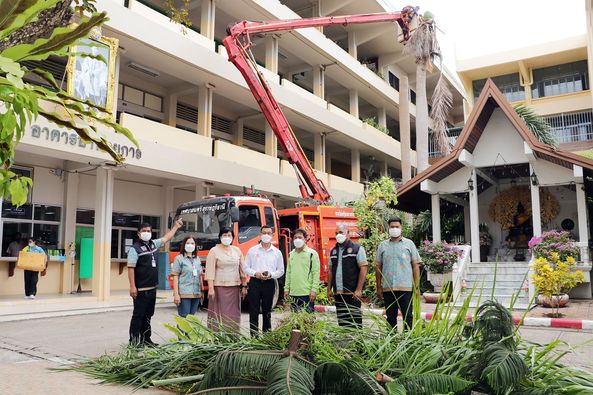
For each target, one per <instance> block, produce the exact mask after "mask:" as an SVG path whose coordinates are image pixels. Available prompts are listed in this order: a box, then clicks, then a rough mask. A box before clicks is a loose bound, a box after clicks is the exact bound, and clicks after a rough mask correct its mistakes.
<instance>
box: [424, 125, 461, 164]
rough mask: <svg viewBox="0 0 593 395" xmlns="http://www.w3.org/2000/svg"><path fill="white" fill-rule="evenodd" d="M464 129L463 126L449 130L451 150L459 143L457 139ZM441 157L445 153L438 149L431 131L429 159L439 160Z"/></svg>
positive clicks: (429, 136)
mask: <svg viewBox="0 0 593 395" xmlns="http://www.w3.org/2000/svg"><path fill="white" fill-rule="evenodd" d="M462 129H463V126H458V127H453V128H447V135H448V136H449V146H450V147H451V148H452V147H453V146H454V145H455V143H456V142H457V138H458V137H459V135H460V134H461V130H462ZM441 156H443V153H442V152H441V151H440V150H439V149H438V148H437V146H436V144H435V143H434V139H433V138H432V131H430V132H429V135H428V157H429V158H439V157H441Z"/></svg>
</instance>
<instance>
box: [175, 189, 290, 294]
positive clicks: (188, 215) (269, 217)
mask: <svg viewBox="0 0 593 395" xmlns="http://www.w3.org/2000/svg"><path fill="white" fill-rule="evenodd" d="M175 218H181V219H182V220H183V227H182V228H181V229H179V231H178V232H177V233H176V235H175V237H174V238H173V240H171V243H170V246H169V260H170V262H171V263H172V262H173V260H174V259H175V257H176V256H177V255H178V254H179V250H180V243H181V241H182V240H183V239H184V238H185V237H186V236H189V235H191V236H192V237H193V238H194V239H195V241H196V248H197V250H198V256H199V257H200V260H201V261H202V267H203V268H204V267H205V265H206V257H207V256H208V252H209V251H210V249H211V248H212V247H214V246H215V245H216V244H218V243H219V239H218V233H219V232H220V230H221V229H222V228H224V227H230V228H231V229H233V232H234V234H235V238H234V240H233V245H234V246H237V247H239V248H240V249H241V252H242V253H243V255H246V254H247V251H249V249H250V248H251V247H253V246H255V245H256V244H258V243H259V234H260V229H261V227H262V226H263V225H268V226H270V227H271V228H272V230H273V232H274V233H273V239H272V244H273V245H274V246H276V247H278V240H279V227H278V215H277V212H276V209H275V208H274V206H273V204H272V202H271V201H270V200H269V199H265V198H261V197H251V196H212V197H206V198H203V199H200V200H194V201H192V202H188V203H183V204H182V205H180V206H179V207H178V208H177V211H176V212H175ZM205 289H206V290H207V286H206V284H205Z"/></svg>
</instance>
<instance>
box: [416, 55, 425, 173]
mask: <svg viewBox="0 0 593 395" xmlns="http://www.w3.org/2000/svg"><path fill="white" fill-rule="evenodd" d="M416 157H417V158H418V173H420V172H421V171H423V170H425V169H427V168H428V100H427V98H426V69H425V68H424V66H422V65H420V64H419V65H417V66H416Z"/></svg>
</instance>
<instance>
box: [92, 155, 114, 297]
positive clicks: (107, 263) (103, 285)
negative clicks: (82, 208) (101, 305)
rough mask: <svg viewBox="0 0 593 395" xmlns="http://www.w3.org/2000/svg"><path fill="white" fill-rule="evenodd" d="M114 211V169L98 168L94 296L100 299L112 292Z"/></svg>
mask: <svg viewBox="0 0 593 395" xmlns="http://www.w3.org/2000/svg"><path fill="white" fill-rule="evenodd" d="M112 213H113V170H106V169H103V168H101V167H99V168H98V169H97V177H96V186H95V235H94V246H93V248H94V253H93V282H92V287H93V296H95V297H96V298H97V299H98V300H99V301H105V300H108V299H109V296H110V294H111V281H110V280H111V220H112V218H111V217H112Z"/></svg>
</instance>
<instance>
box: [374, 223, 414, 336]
mask: <svg viewBox="0 0 593 395" xmlns="http://www.w3.org/2000/svg"><path fill="white" fill-rule="evenodd" d="M389 236H390V238H389V239H388V240H384V241H382V242H381V244H379V247H378V248H377V254H376V256H375V264H376V265H377V270H376V276H377V296H378V297H379V299H383V298H384V299H385V307H386V310H387V322H389V325H391V327H392V328H396V327H397V312H398V310H399V311H400V312H401V313H402V317H404V323H405V325H404V329H405V330H408V329H410V328H411V327H412V317H413V315H412V312H413V303H412V291H413V290H414V289H416V290H418V282H419V281H420V262H421V259H420V254H418V250H417V249H416V246H415V245H414V242H413V241H412V240H410V239H406V238H405V237H402V220H401V218H398V217H395V218H391V219H390V220H389Z"/></svg>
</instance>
